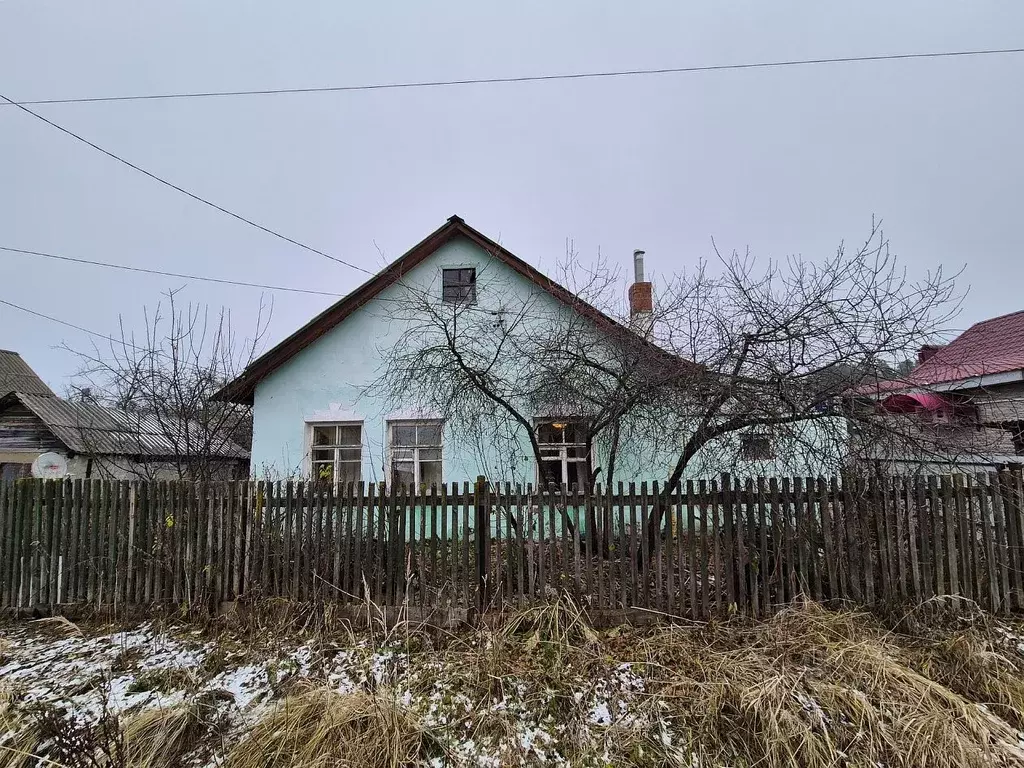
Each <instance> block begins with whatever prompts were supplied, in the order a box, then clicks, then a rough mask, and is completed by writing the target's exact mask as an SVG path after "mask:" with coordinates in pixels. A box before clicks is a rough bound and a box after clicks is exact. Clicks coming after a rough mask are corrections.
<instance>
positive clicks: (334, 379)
mask: <svg viewBox="0 0 1024 768" xmlns="http://www.w3.org/2000/svg"><path fill="white" fill-rule="evenodd" d="M445 267H475V268H476V270H477V285H478V288H477V290H478V295H477V302H478V307H479V309H481V310H487V309H492V308H496V307H497V306H498V305H499V304H501V303H505V304H507V305H509V306H511V307H521V306H523V303H524V302H527V301H532V302H534V304H533V308H532V310H531V318H532V320H531V321H532V322H544V320H543V318H544V316H545V315H547V316H548V317H550V316H551V315H550V314H549V313H555V314H557V313H564V312H569V311H571V310H569V309H568V308H567V307H566V306H565V305H564V304H562V303H561V302H559V301H558V300H557V299H555V298H554V297H553V296H551V295H550V294H548V293H547V292H546V291H544V290H543V289H541V288H540V287H538V286H537V285H535V284H534V283H532V282H530V281H529V280H527V279H526V278H524V277H522V276H521V275H519V274H518V273H517V272H515V271H514V270H512V269H510V268H509V267H507V266H506V265H505V264H504V263H502V262H501V261H498V260H497V259H493V258H491V257H490V256H489V255H488V254H487V253H486V252H485V251H483V250H481V249H480V248H478V247H477V246H476V245H475V244H473V243H470V242H469V241H468V240H463V239H457V240H454V241H451V242H449V243H447V244H445V245H444V246H442V247H441V248H439V249H438V251H437V252H436V253H434V254H432V255H431V256H430V257H428V258H427V259H425V260H424V261H423V262H422V263H420V264H419V265H417V266H416V267H415V268H413V269H412V270H411V271H410V272H408V273H407V274H406V275H404V276H403V279H402V281H401V282H400V283H398V284H395V285H392V286H389V287H388V288H386V289H384V290H383V291H382V292H381V293H380V294H379V295H378V296H377V297H376V298H375V299H373V300H372V301H370V302H369V303H368V304H367V305H366V306H364V307H362V308H360V309H358V310H356V311H355V312H353V313H352V314H351V315H349V316H348V317H347V318H345V320H344V321H342V322H341V323H340V324H339V325H337V326H336V327H334V328H333V329H331V330H330V331H328V332H327V333H325V334H324V335H323V336H321V337H320V338H319V339H318V340H317V341H315V342H314V343H312V344H311V345H309V346H307V347H306V348H305V349H303V350H301V351H300V352H298V353H297V354H295V355H294V356H293V357H292V358H291V359H289V360H288V361H287V362H286V363H284V364H283V365H282V366H281V367H279V368H278V369H277V370H275V371H274V372H273V373H271V374H269V375H268V376H267V377H266V378H265V379H263V380H262V381H261V382H260V383H259V384H258V385H257V386H256V390H255V394H254V421H253V442H252V464H251V471H252V474H253V476H255V477H257V478H266V479H282V478H298V477H308V476H309V473H310V470H311V466H310V446H309V435H310V428H309V425H311V424H315V423H336V422H362V425H363V448H362V450H363V454H362V479H363V480H364V481H365V482H384V481H387V480H388V477H387V470H386V450H387V442H386V441H387V437H386V435H387V422H388V420H389V419H400V418H430V417H431V416H433V414H431V413H423V412H420V411H418V410H417V409H416V408H415V405H414V404H410V403H395V402H389V401H385V400H382V399H380V398H378V397H372V396H369V395H367V394H366V392H365V388H366V387H367V385H369V384H370V383H371V382H373V381H374V380H375V379H377V378H378V377H379V375H380V373H381V371H382V361H383V360H384V359H385V355H387V354H388V352H389V351H390V350H391V349H392V348H393V347H394V345H395V344H396V343H397V342H398V341H399V340H400V339H401V338H402V336H403V334H404V333H405V332H406V331H407V329H408V328H409V320H408V308H409V302H408V292H407V286H409V287H412V288H413V290H415V291H421V290H422V291H425V290H428V289H429V290H432V291H433V292H434V293H436V295H437V300H438V301H439V302H440V292H441V270H442V268H445ZM403 310H404V311H405V313H406V317H405V318H403V317H402V315H403ZM533 415H535V416H540V415H541V414H533ZM551 415H555V414H551ZM661 437H662V438H663V437H664V436H661ZM520 438H521V440H520V445H519V448H518V450H517V451H515V454H516V455H514V456H502V455H499V454H498V452H497V449H496V448H495V447H494V445H493V443H489V441H487V440H486V439H485V440H482V441H478V442H479V443H482V444H483V445H481V446H472V445H467V444H465V443H460V442H458V441H455V440H453V439H451V435H446V436H445V440H444V453H443V461H444V464H443V476H444V478H445V480H446V481H447V482H463V481H471V480H473V479H475V478H476V477H477V476H478V475H486V476H488V477H489V478H491V479H497V480H501V481H510V482H520V483H527V482H535V480H536V469H535V465H534V460H533V456H532V452H531V450H530V447H529V442H528V438H527V436H526V435H525V434H522V435H520ZM654 443H658V445H654ZM716 450H717V449H716ZM603 454H604V451H602V450H600V449H599V450H598V451H597V455H595V456H594V458H593V464H594V467H595V468H597V467H603V466H605V464H606V456H605V455H603ZM677 455H678V454H677V449H676V448H675V447H674V446H672V445H667V444H666V442H665V440H664V439H661V440H655V439H652V440H650V441H647V440H644V439H642V438H639V439H634V440H632V441H631V444H630V443H627V444H624V445H622V446H621V447H620V454H619V457H618V460H617V470H616V473H615V478H616V479H622V480H626V481H629V480H634V481H644V480H646V481H651V480H660V481H664V480H665V478H666V477H668V475H669V473H670V471H671V468H672V466H673V464H674V462H675V459H676V457H677ZM720 459H722V460H721V461H718V462H717V463H716V462H704V464H705V465H714V466H717V467H719V469H718V470H717V471H728V472H731V473H732V474H734V475H738V476H753V475H757V474H764V473H765V471H768V470H774V469H780V468H781V467H780V464H782V465H785V462H784V461H781V457H780V461H776V462H770V463H767V464H764V465H762V464H761V463H757V462H754V463H752V462H737V461H735V460H734V459H735V453H734V452H733V453H730V452H728V451H727V452H725V453H724V454H722V456H721V457H720ZM785 468H786V469H788V470H789V472H788V473H789V474H802V473H804V467H803V466H801V467H800V468H795V467H790V466H786V467H785ZM717 471H716V472H715V473H702V474H703V476H704V477H709V476H715V474H716V473H717ZM598 480H599V481H602V482H605V481H606V479H605V477H604V476H602V475H600V474H599V475H598Z"/></svg>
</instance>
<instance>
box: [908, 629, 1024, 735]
mask: <svg viewBox="0 0 1024 768" xmlns="http://www.w3.org/2000/svg"><path fill="white" fill-rule="evenodd" d="M910 655H911V658H913V659H914V660H915V662H916V663H915V667H916V668H917V669H918V670H919V671H920V672H921V673H922V674H923V675H925V676H927V677H929V678H931V679H932V680H935V681H936V682H939V683H941V684H943V685H945V686H947V687H948V688H950V689H951V690H953V691H956V692H957V693H958V694H960V695H961V696H963V697H965V698H967V699H969V700H971V701H976V702H981V703H985V704H986V705H987V706H988V707H989V708H991V709H992V710H993V711H994V712H996V713H997V714H998V715H999V716H1000V717H1002V718H1003V719H1005V720H1006V721H1007V722H1009V723H1011V724H1012V725H1014V726H1015V727H1017V728H1024V665H1022V664H1021V662H1020V661H1019V660H1017V659H1014V658H1012V657H1011V656H1009V655H1007V654H1005V653H1002V652H1000V651H999V650H997V648H996V647H995V645H994V644H993V643H992V642H991V641H990V640H989V639H988V638H986V637H985V636H984V635H982V634H981V633H980V632H976V631H969V632H960V633H957V634H954V635H953V636H951V637H948V638H945V639H942V640H939V641H936V642H932V643H928V644H926V645H925V646H923V647H921V648H914V649H912V650H911V652H910Z"/></svg>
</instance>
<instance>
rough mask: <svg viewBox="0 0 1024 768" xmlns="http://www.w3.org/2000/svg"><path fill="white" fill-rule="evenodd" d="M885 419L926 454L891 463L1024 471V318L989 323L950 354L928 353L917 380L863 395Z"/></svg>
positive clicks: (949, 348) (936, 349) (942, 349)
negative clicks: (902, 428) (902, 429)
mask: <svg viewBox="0 0 1024 768" xmlns="http://www.w3.org/2000/svg"><path fill="white" fill-rule="evenodd" d="M858 394H859V395H860V396H861V398H862V400H861V402H862V404H863V402H864V400H863V398H867V399H870V400H871V401H872V402H873V403H875V404H876V405H875V406H874V407H877V408H878V410H880V411H881V413H882V415H883V416H884V418H885V419H888V420H900V421H901V423H902V424H905V425H907V426H909V427H910V428H911V429H910V430H908V434H913V435H914V436H915V437H916V438H918V439H919V446H918V448H919V450H916V451H908V452H907V454H906V455H902V456H896V455H889V456H887V457H885V458H888V459H889V460H891V461H892V462H893V463H894V464H895V465H896V468H897V469H900V468H901V466H905V465H910V464H916V465H926V466H928V467H930V468H932V469H942V468H947V467H952V466H956V467H958V468H960V469H964V470H968V471H982V470H991V469H995V468H1001V467H1020V466H1021V465H1022V464H1024V311H1022V312H1014V313H1013V314H1010V315H1003V316H1002V317H995V318H992V319H990V320H984V321H982V322H980V323H976V324H975V325H973V326H971V327H970V328H968V329H967V330H966V331H964V332H963V333H962V334H960V336H958V337H957V338H956V339H954V340H953V341H952V342H950V343H949V344H947V345H945V346H926V347H923V348H922V349H921V351H920V353H919V355H918V365H917V366H916V367H915V368H913V369H912V370H911V371H910V373H909V374H907V375H905V376H903V377H901V378H899V379H897V380H893V381H883V382H879V384H878V385H877V386H873V387H870V388H863V387H862V388H860V389H859V390H858Z"/></svg>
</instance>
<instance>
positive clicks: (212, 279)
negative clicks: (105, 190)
mask: <svg viewBox="0 0 1024 768" xmlns="http://www.w3.org/2000/svg"><path fill="white" fill-rule="evenodd" d="M0 251H10V252H11V253H21V254H25V255H27V256H41V257H43V258H47V259H56V260H58V261H70V262H74V263H75V264H90V265H92V266H95V267H107V268H108V269H123V270H125V271H127V272H142V273H145V274H147V275H163V276H164V277H179V278H182V279H185V280H203V281H205V282H208V283H221V284H223V285H240V286H245V287H247V288H264V289H266V290H268V291H289V292H291V293H306V294H311V295H315V296H332V297H335V298H338V297H341V296H342V295H343V294H340V293H332V292H330V291H314V290H312V289H309V288H288V287H285V286H282V285H267V284H265V283H248V282H245V281H243V280H228V279H225V278H220V277H203V276H202V275H189V274H185V273H182V272H164V271H163V270H159V269H146V268H145V267H131V266H128V265H127V264H112V263H110V262H106V261H90V260H89V259H78V258H74V257H72V256H58V255H57V254H55V253H44V252H43V251H29V250H26V249H24V248H11V247H9V246H6V245H0Z"/></svg>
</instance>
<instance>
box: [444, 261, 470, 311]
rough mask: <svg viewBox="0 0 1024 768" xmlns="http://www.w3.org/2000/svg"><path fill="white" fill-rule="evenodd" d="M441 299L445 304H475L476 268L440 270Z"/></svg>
mask: <svg viewBox="0 0 1024 768" xmlns="http://www.w3.org/2000/svg"><path fill="white" fill-rule="evenodd" d="M441 301H442V302H444V303H445V304H475V303H476V268H475V267H459V268H457V269H443V270H441Z"/></svg>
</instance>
